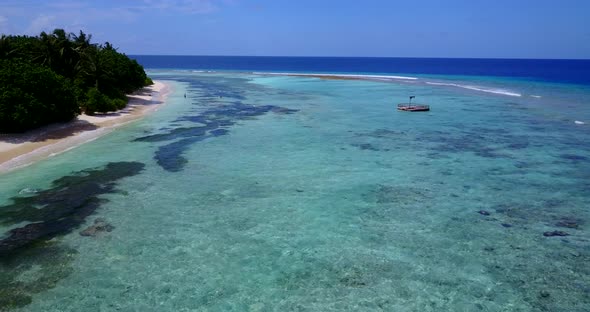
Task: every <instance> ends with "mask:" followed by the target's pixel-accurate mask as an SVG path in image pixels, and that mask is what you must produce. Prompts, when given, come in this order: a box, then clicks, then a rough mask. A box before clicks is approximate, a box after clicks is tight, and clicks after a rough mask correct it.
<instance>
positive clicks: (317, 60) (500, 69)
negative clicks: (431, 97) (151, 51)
mask: <svg viewBox="0 0 590 312" xmlns="http://www.w3.org/2000/svg"><path fill="white" fill-rule="evenodd" d="M132 57H133V58H135V59H136V60H137V61H138V62H139V63H141V64H142V65H143V66H144V67H146V68H148V69H150V68H158V69H162V68H167V69H201V70H230V71H289V72H322V73H372V74H376V73H379V74H382V73H397V74H425V75H466V76H494V77H511V78H523V79H527V80H536V81H546V82H558V83H574V84H583V85H590V60H543V59H475V58H469V59H461V58H389V57H388V58H385V57H267V56H165V55H133V56H132Z"/></svg>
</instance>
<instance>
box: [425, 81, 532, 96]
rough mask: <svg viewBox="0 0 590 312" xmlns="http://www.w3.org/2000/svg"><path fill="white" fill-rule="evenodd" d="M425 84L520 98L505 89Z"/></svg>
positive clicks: (456, 84) (452, 84) (444, 83)
mask: <svg viewBox="0 0 590 312" xmlns="http://www.w3.org/2000/svg"><path fill="white" fill-rule="evenodd" d="M426 84H429V85H434V86H449V87H457V88H463V89H468V90H474V91H480V92H487V93H494V94H501V95H507V96H516V97H520V96H522V94H520V93H516V92H513V91H509V90H505V89H497V88H488V87H482V86H474V85H463V84H458V83H447V82H428V81H427V82H426Z"/></svg>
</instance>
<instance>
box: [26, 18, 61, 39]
mask: <svg viewBox="0 0 590 312" xmlns="http://www.w3.org/2000/svg"><path fill="white" fill-rule="evenodd" d="M56 20H57V19H56V16H54V15H39V16H37V17H36V18H35V19H33V21H31V23H30V24H29V26H28V27H27V29H26V30H25V33H26V34H27V35H38V34H39V33H41V32H42V31H51V30H53V29H55V28H57V27H58V25H56Z"/></svg>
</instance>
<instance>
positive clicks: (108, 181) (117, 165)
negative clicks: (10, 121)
mask: <svg viewBox="0 0 590 312" xmlns="http://www.w3.org/2000/svg"><path fill="white" fill-rule="evenodd" d="M143 168H144V164H142V163H140V162H113V163H109V164H107V165H106V166H105V167H104V168H100V169H87V170H83V171H80V172H78V173H75V174H73V175H69V176H65V177H62V178H59V179H57V180H55V181H53V183H52V187H51V188H49V189H47V190H43V191H39V192H38V193H35V194H34V195H32V196H27V197H14V198H12V201H13V203H12V204H10V205H6V206H1V207H0V223H1V224H3V225H11V224H18V223H23V222H29V224H27V225H25V226H22V227H18V228H14V229H12V230H10V231H8V235H7V236H5V238H3V239H2V240H0V258H3V257H8V256H12V255H14V253H15V252H16V251H17V250H18V249H20V248H23V247H26V246H28V245H31V244H33V243H38V242H40V241H47V240H49V239H52V238H53V237H55V236H57V235H61V234H67V233H69V232H71V231H72V230H73V229H75V228H77V227H78V226H79V225H80V224H82V223H83V222H84V220H85V219H86V217H88V216H89V215H91V214H92V213H93V212H94V211H95V210H96V209H97V208H98V207H100V205H101V204H102V203H104V202H105V201H106V199H101V198H99V197H98V196H99V195H101V194H106V193H112V192H115V186H116V181H117V180H120V179H122V178H124V177H128V176H133V175H136V174H138V173H139V172H141V171H142V170H143Z"/></svg>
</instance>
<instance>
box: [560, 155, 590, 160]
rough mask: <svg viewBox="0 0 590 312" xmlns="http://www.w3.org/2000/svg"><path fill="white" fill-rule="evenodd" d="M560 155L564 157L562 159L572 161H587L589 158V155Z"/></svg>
mask: <svg viewBox="0 0 590 312" xmlns="http://www.w3.org/2000/svg"><path fill="white" fill-rule="evenodd" d="M559 157H560V158H562V159H566V160H571V161H585V160H588V157H586V156H580V155H573V154H561V155H559Z"/></svg>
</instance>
